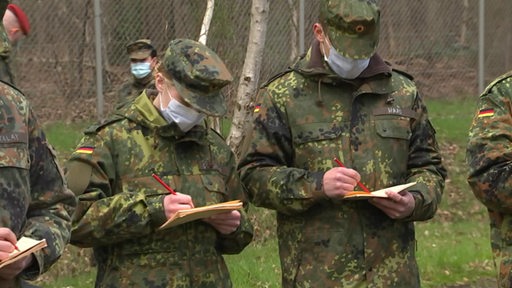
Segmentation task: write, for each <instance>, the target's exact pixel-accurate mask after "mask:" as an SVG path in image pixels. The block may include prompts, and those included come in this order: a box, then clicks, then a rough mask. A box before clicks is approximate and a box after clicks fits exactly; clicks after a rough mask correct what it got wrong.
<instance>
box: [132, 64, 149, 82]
mask: <svg viewBox="0 0 512 288" xmlns="http://www.w3.org/2000/svg"><path fill="white" fill-rule="evenodd" d="M130 68H131V72H132V74H133V76H135V78H137V79H141V78H144V77H146V76H148V75H149V73H151V63H149V62H137V63H131V64H130Z"/></svg>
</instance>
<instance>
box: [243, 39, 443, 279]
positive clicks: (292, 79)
mask: <svg viewBox="0 0 512 288" xmlns="http://www.w3.org/2000/svg"><path fill="white" fill-rule="evenodd" d="M317 45H318V44H316V45H314V46H312V49H310V51H309V52H308V54H307V55H306V56H305V58H302V59H300V60H299V61H298V62H297V63H296V64H295V65H294V66H293V67H292V68H291V69H290V70H289V71H288V72H286V73H283V74H282V75H280V76H279V77H277V78H275V79H272V80H271V81H270V83H269V84H268V85H265V86H264V87H263V88H262V89H261V90H260V92H259V94H258V98H257V105H256V108H255V113H254V124H253V130H252V132H250V133H249V135H248V137H247V139H248V141H246V142H245V143H244V145H243V148H242V157H241V160H240V163H239V169H240V172H241V178H242V182H243V183H244V186H246V187H247V188H248V193H249V199H250V200H251V201H252V202H253V203H254V204H255V205H257V206H263V207H267V208H270V209H274V210H276V211H277V212H278V213H277V221H278V227H277V232H278V237H279V250H280V251H279V252H280V257H281V265H282V272H283V273H282V276H283V279H282V281H283V287H355V286H357V287H362V286H360V285H364V287H418V286H419V276H418V269H417V265H416V261H415V255H414V254H415V236H414V226H413V222H412V221H415V220H425V219H429V218H431V217H432V216H433V215H434V213H435V211H436V209H437V205H438V203H439V202H440V199H441V195H442V191H443V187H444V177H445V174H446V172H445V170H444V168H443V167H442V165H441V156H440V154H439V152H438V147H437V143H436V140H435V131H434V129H433V128H432V126H431V124H430V122H429V120H428V117H427V111H426V108H425V106H424V105H423V103H422V100H421V98H420V97H419V96H418V93H417V91H416V87H415V85H414V83H413V82H412V81H411V79H409V78H408V77H406V76H404V75H403V74H401V73H397V72H395V71H392V70H391V69H390V68H389V67H388V66H387V65H385V63H384V62H383V61H382V59H381V58H380V57H378V56H374V57H373V58H372V59H371V64H370V65H371V67H373V66H375V67H377V68H376V71H375V72H374V73H373V74H375V75H369V76H367V78H361V79H356V80H354V81H346V80H343V79H340V78H339V77H338V76H336V75H333V74H332V73H331V72H329V71H330V70H327V69H328V68H326V67H325V66H324V65H325V64H324V62H323V60H322V58H321V54H320V52H319V51H318V50H319V49H318V46H317ZM363 74H368V72H367V71H366V72H365V71H363ZM333 157H337V158H338V159H340V160H341V161H342V162H343V163H345V165H346V166H347V167H350V168H353V169H355V170H357V171H358V172H359V173H360V174H361V179H362V180H361V181H362V182H363V183H364V185H365V186H366V187H368V188H369V189H370V190H376V189H381V188H385V187H388V186H393V185H397V184H403V183H407V182H413V181H417V182H418V184H417V185H415V186H414V187H412V188H411V189H410V191H411V192H412V193H413V194H414V198H415V200H416V207H415V209H414V212H413V214H412V215H411V216H410V217H409V218H408V219H404V220H402V221H395V220H392V219H390V218H389V217H387V216H386V215H385V214H384V213H383V212H381V211H380V210H379V209H377V208H376V207H374V206H372V205H371V204H369V203H368V202H367V201H332V200H329V199H328V198H327V197H326V196H325V194H324V193H323V189H322V179H323V174H324V173H325V172H326V171H327V170H329V169H331V168H333V167H335V166H336V163H334V162H333Z"/></svg>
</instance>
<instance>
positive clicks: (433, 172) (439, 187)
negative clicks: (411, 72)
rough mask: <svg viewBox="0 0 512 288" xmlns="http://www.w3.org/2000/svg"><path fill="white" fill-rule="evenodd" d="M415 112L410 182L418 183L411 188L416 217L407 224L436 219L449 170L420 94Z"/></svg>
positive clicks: (407, 219) (409, 170) (410, 157)
mask: <svg viewBox="0 0 512 288" xmlns="http://www.w3.org/2000/svg"><path fill="white" fill-rule="evenodd" d="M413 110H415V111H416V112H417V115H418V118H417V119H416V120H415V121H414V122H413V124H412V136H411V140H410V144H409V145H410V148H409V161H408V164H407V166H408V167H407V168H408V173H409V175H408V179H407V182H417V184H416V185H415V186H414V187H413V188H411V190H410V192H412V194H413V196H414V199H415V202H416V204H415V209H414V211H413V214H412V215H411V216H410V217H408V218H406V219H404V220H406V221H421V220H427V219H430V218H432V217H433V216H434V214H435V213H436V211H437V206H438V204H439V203H440V202H441V197H442V194H443V189H444V181H445V178H446V169H445V168H444V167H443V165H442V157H441V154H440V152H439V146H438V144H437V141H436V132H435V129H434V128H433V126H432V124H431V123H430V120H429V119H428V113H427V108H426V106H425V104H424V103H423V101H422V99H421V97H420V96H419V95H417V97H416V99H415V103H414V105H413Z"/></svg>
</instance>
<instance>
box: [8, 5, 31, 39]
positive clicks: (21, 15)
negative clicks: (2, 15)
mask: <svg viewBox="0 0 512 288" xmlns="http://www.w3.org/2000/svg"><path fill="white" fill-rule="evenodd" d="M7 9H9V10H11V12H12V13H13V14H14V15H15V16H16V18H18V23H20V28H21V32H23V34H25V35H27V34H28V32H30V24H29V23H28V17H27V14H25V12H23V10H21V8H20V7H19V6H18V5H16V4H9V5H7Z"/></svg>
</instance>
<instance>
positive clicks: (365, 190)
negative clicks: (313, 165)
mask: <svg viewBox="0 0 512 288" xmlns="http://www.w3.org/2000/svg"><path fill="white" fill-rule="evenodd" d="M334 162H336V163H338V166H340V167H345V166H344V165H343V163H341V161H340V160H338V158H336V157H334ZM357 185H358V186H359V187H361V189H363V191H364V192H366V193H370V190H368V188H366V186H364V185H363V183H361V182H359V181H357Z"/></svg>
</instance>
